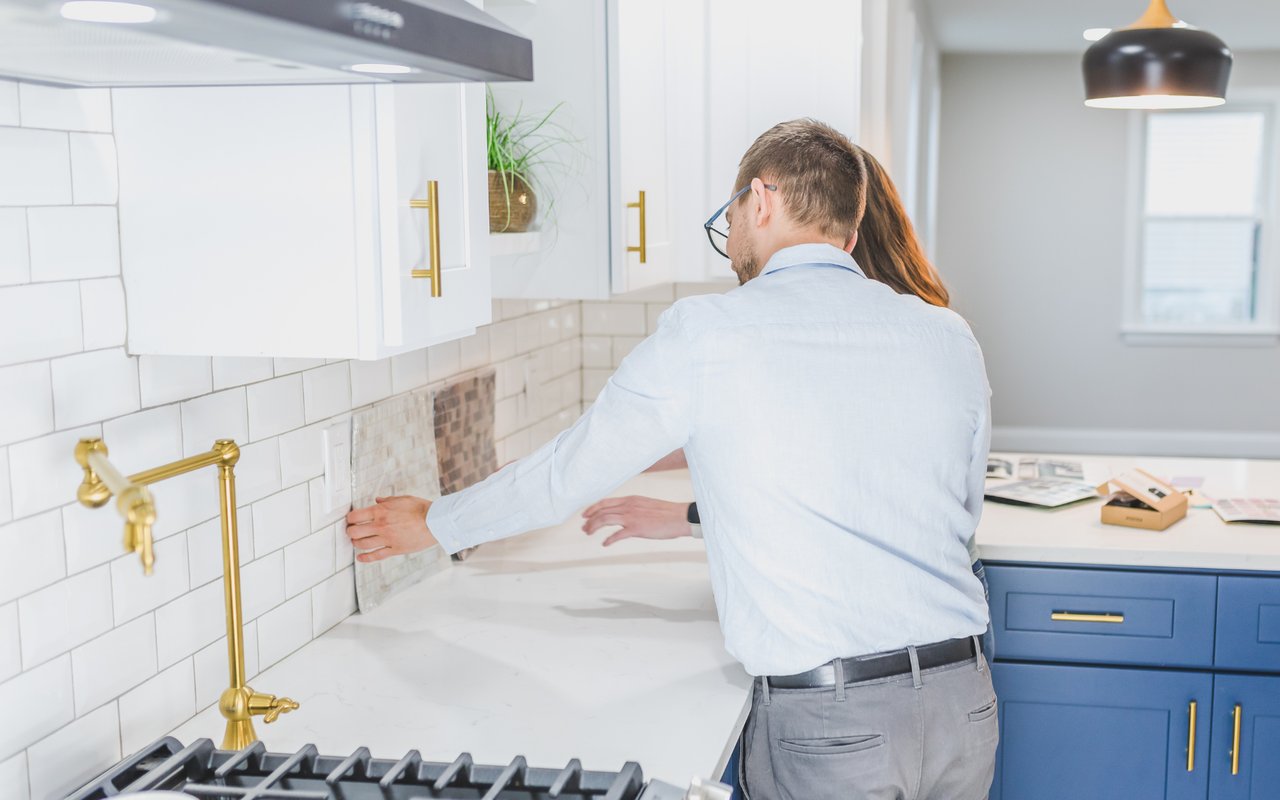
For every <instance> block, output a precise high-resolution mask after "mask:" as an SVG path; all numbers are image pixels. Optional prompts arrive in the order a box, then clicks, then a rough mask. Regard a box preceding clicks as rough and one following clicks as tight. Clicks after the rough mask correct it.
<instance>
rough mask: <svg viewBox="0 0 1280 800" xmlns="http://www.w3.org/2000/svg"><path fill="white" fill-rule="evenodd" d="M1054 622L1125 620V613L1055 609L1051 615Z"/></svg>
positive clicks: (1117, 621) (1116, 621)
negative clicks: (1095, 612) (1081, 612)
mask: <svg viewBox="0 0 1280 800" xmlns="http://www.w3.org/2000/svg"><path fill="white" fill-rule="evenodd" d="M1049 619H1051V620H1053V621H1054V622H1115V623H1120V622H1124V614H1112V613H1110V612H1108V613H1105V614H1080V613H1077V612H1075V611H1054V612H1053V613H1052V614H1050V615H1049Z"/></svg>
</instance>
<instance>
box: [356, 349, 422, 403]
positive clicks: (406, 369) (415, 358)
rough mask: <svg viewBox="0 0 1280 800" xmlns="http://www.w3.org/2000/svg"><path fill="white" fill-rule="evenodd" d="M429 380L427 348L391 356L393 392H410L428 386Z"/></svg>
mask: <svg viewBox="0 0 1280 800" xmlns="http://www.w3.org/2000/svg"><path fill="white" fill-rule="evenodd" d="M429 380H430V379H429V378H428V376H427V351H426V348H423V349H422V350H410V351H409V352H407V353H401V354H400V355H398V356H392V357H391V391H392V393H393V394H400V393H402V392H410V391H413V390H414V389H418V388H420V387H422V386H426V385H427V383H428V381H429ZM353 405H354V403H353Z"/></svg>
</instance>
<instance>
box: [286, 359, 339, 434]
mask: <svg viewBox="0 0 1280 800" xmlns="http://www.w3.org/2000/svg"><path fill="white" fill-rule="evenodd" d="M277 360H278V359H277ZM302 396H303V397H302V400H303V410H304V412H305V414H304V416H305V418H306V422H307V424H310V423H312V422H317V421H319V420H322V419H324V418H326V417H332V416H336V415H338V414H345V413H346V412H348V411H350V410H351V370H350V369H348V367H347V363H346V362H345V361H344V362H342V363H340V364H331V365H329V366H324V367H319V368H317V369H309V370H307V371H306V372H304V373H303V374H302Z"/></svg>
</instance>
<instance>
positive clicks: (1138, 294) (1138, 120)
mask: <svg viewBox="0 0 1280 800" xmlns="http://www.w3.org/2000/svg"><path fill="white" fill-rule="evenodd" d="M1257 110H1261V111H1264V112H1265V113H1266V122H1265V127H1264V134H1263V156H1262V170H1263V180H1262V191H1263V192H1264V193H1265V196H1264V202H1265V204H1266V207H1265V208H1264V210H1263V214H1262V240H1261V243H1260V247H1259V251H1258V279H1257V284H1256V292H1257V294H1256V297H1255V298H1254V305H1255V308H1256V309H1257V313H1256V314H1255V318H1254V320H1253V321H1252V322H1248V323H1243V324H1239V325H1231V324H1222V323H1212V324H1208V325H1194V324H1170V323H1152V322H1147V321H1145V320H1144V319H1143V317H1142V244H1143V232H1144V228H1145V226H1144V225H1143V222H1144V221H1145V220H1146V216H1145V213H1144V208H1145V190H1146V166H1147V121H1148V120H1149V119H1150V114H1148V113H1146V112H1141V111H1134V112H1130V115H1129V175H1128V192H1127V195H1128V202H1127V204H1126V205H1127V208H1126V217H1127V219H1126V220H1125V256H1124V263H1125V266H1124V316H1123V321H1122V325H1121V332H1122V334H1123V336H1124V339H1125V342H1126V343H1128V344H1136V345H1164V346H1170V347H1185V346H1203V345H1209V346H1242V347H1269V346H1273V345H1275V344H1276V343H1277V342H1280V188H1278V185H1280V172H1277V170H1278V169H1280V124H1278V123H1280V89H1242V90H1233V91H1232V92H1231V97H1230V99H1229V100H1228V101H1227V103H1226V104H1224V105H1221V106H1218V107H1217V108H1213V109H1205V110H1202V111H1196V112H1188V113H1197V114H1214V113H1223V112H1231V111H1257Z"/></svg>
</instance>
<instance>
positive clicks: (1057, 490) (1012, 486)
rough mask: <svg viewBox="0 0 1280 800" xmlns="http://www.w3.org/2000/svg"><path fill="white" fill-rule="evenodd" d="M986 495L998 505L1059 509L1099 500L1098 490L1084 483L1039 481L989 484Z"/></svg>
mask: <svg viewBox="0 0 1280 800" xmlns="http://www.w3.org/2000/svg"><path fill="white" fill-rule="evenodd" d="M985 494H986V498H987V499H988V500H993V501H995V502H997V503H1011V504H1013V505H1018V506H1039V507H1041V508H1058V507H1060V506H1065V505H1068V504H1069V503H1075V502H1078V501H1080V500H1087V499H1089V498H1097V497H1098V490H1097V487H1095V486H1090V485H1089V484H1087V483H1085V482H1083V481H1070V480H1056V479H1037V480H1030V481H1016V482H1014V483H997V484H987V487H986V492H985Z"/></svg>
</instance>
